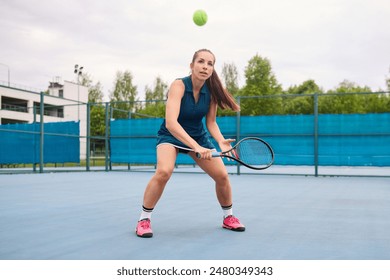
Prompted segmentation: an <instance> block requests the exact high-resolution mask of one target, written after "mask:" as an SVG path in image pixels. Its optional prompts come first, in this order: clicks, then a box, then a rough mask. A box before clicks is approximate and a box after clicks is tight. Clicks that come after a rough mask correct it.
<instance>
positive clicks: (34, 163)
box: [33, 105, 37, 173]
mask: <svg viewBox="0 0 390 280" xmlns="http://www.w3.org/2000/svg"><path fill="white" fill-rule="evenodd" d="M33 114H34V117H33V123H34V132H36V131H35V123H36V122H37V108H36V106H35V105H33ZM36 136H37V135H36V134H34V160H33V161H34V162H33V172H34V173H35V172H37V164H36V159H37V149H36V148H37V147H36V145H37V142H36Z"/></svg>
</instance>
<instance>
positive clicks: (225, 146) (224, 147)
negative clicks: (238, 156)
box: [218, 138, 236, 160]
mask: <svg viewBox="0 0 390 280" xmlns="http://www.w3.org/2000/svg"><path fill="white" fill-rule="evenodd" d="M235 141H236V139H230V138H229V139H224V140H223V141H221V142H220V143H218V145H219V147H220V148H221V151H222V152H226V151H229V150H230V149H231V148H232V145H231V143H232V142H235ZM230 156H235V155H232V154H231V153H230ZM228 160H230V159H229V158H228Z"/></svg>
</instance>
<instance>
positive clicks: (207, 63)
mask: <svg viewBox="0 0 390 280" xmlns="http://www.w3.org/2000/svg"><path fill="white" fill-rule="evenodd" d="M214 60H215V59H214V55H213V54H212V53H210V52H207V51H201V52H199V53H198V54H197V56H196V58H195V60H194V61H193V62H192V63H191V70H192V75H193V76H194V78H197V79H199V80H207V79H208V78H210V76H211V74H213V70H214Z"/></svg>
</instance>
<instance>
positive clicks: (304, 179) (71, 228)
mask: <svg viewBox="0 0 390 280" xmlns="http://www.w3.org/2000/svg"><path fill="white" fill-rule="evenodd" d="M151 175H152V173H151V172H64V173H43V174H18V175H15V174H13V175H1V176H0V181H1V186H0V224H1V228H0V248H1V249H0V259H3V260H37V259H38V260H68V259H70V260H86V259H88V260H126V259H128V260H135V259H137V260H148V259H152V260H166V259H173V260H176V259H183V260H186V259H196V260H215V259H221V260H222V259H231V260H234V259H237V260H242V259H244V260H245V259H247V260H255V259H265V260H329V259H332V260H346V259H347V260H389V259H390V234H389V232H390V219H389V218H388V217H389V214H390V178H386V177H371V178H368V177H336V176H327V177H311V176H287V175H272V176H267V175H264V176H254V175H232V176H231V177H230V178H231V182H232V186H233V197H234V214H235V215H237V216H238V217H239V218H240V220H241V221H242V222H243V223H244V224H245V225H246V228H247V230H246V231H245V232H242V233H240V232H232V231H227V230H224V229H222V227H221V223H222V211H221V209H220V206H219V205H218V203H217V200H216V197H215V192H214V186H213V182H212V181H211V179H210V178H209V177H208V176H207V175H205V174H202V173H193V174H188V173H181V172H175V173H174V174H173V176H172V178H171V180H170V182H169V183H168V185H167V187H166V190H165V192H164V195H163V197H162V199H161V200H160V202H159V204H158V205H157V207H156V208H155V210H154V213H153V217H152V225H153V230H154V237H153V238H151V239H142V238H139V237H137V236H136V235H135V233H134V228H135V225H136V221H137V219H138V218H139V214H140V209H141V205H142V197H143V191H144V188H145V186H146V184H147V182H148V181H149V178H150V176H151Z"/></svg>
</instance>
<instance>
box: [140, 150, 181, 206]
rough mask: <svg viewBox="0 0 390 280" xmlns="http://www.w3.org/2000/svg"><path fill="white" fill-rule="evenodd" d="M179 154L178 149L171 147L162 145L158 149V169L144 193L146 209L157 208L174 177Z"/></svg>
mask: <svg viewBox="0 0 390 280" xmlns="http://www.w3.org/2000/svg"><path fill="white" fill-rule="evenodd" d="M177 154H178V152H177V150H176V148H175V147H173V146H171V145H160V146H158V147H157V169H156V172H155V174H154V175H153V177H152V178H151V179H150V181H149V183H148V185H147V186H146V189H145V192H144V200H143V205H144V206H145V207H146V208H154V206H156V204H157V202H158V200H159V199H160V197H161V195H162V193H163V191H164V188H165V185H166V184H167V182H168V180H169V178H170V177H171V175H172V172H173V169H174V167H175V161H176V157H177Z"/></svg>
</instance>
